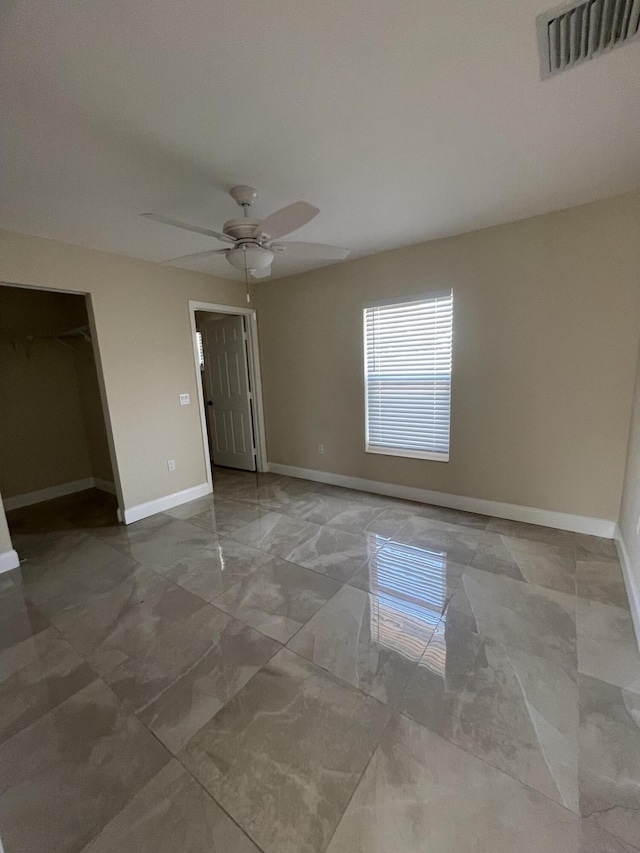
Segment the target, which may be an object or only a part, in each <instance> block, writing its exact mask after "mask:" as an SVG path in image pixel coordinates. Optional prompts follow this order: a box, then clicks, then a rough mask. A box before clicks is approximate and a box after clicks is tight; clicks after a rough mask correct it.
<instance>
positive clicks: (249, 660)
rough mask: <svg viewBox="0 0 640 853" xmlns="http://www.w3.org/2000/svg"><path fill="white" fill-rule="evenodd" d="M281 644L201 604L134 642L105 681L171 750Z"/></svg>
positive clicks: (212, 712)
mask: <svg viewBox="0 0 640 853" xmlns="http://www.w3.org/2000/svg"><path fill="white" fill-rule="evenodd" d="M279 648H280V646H279V645H278V643H276V642H274V641H273V640H270V639H268V638H267V637H265V636H263V635H262V634H259V633H258V632H257V631H253V630H252V629H251V628H248V627H247V626H246V625H244V624H243V623H242V622H238V621H237V620H235V619H232V618H231V617H230V616H228V615H227V614H225V613H222V612H221V611H220V610H217V609H216V608H214V607H211V606H209V605H205V606H204V607H202V608H201V609H200V610H198V611H196V612H195V613H192V614H191V615H190V616H189V617H188V618H186V619H184V620H182V621H180V622H176V623H174V625H173V626H172V627H171V628H168V629H167V630H166V631H163V632H161V633H158V635H157V636H153V637H149V638H147V641H146V642H140V643H137V644H134V645H133V647H132V648H131V649H130V651H129V653H128V655H127V656H126V658H125V659H124V660H122V661H121V663H119V664H118V665H117V666H116V667H114V668H112V669H110V670H109V671H108V672H107V673H106V674H105V679H106V680H107V682H108V683H109V685H110V686H111V687H112V688H113V689H114V690H115V692H116V693H117V694H118V696H119V697H120V699H121V700H122V701H123V703H124V706H125V708H127V709H129V710H131V711H135V712H136V713H137V715H138V717H139V718H140V719H141V720H142V721H143V722H144V723H145V724H146V725H147V726H148V727H149V728H150V729H151V731H153V732H154V733H155V734H156V735H157V737H158V738H159V739H160V740H161V741H162V742H163V743H164V744H165V746H167V747H168V748H169V749H170V750H171V751H172V752H174V753H175V752H177V751H178V750H179V749H181V748H182V746H184V744H185V743H186V742H187V741H188V740H189V738H191V737H192V736H193V735H194V734H195V733H196V732H197V731H198V730H199V729H200V728H202V726H203V725H204V724H205V723H206V722H208V721H209V720H210V719H211V717H213V715H214V714H216V713H217V712H218V711H219V710H220V708H222V706H223V705H224V704H225V702H227V701H228V700H229V699H231V697H232V696H234V695H235V694H236V693H237V692H238V690H240V688H241V687H243V686H244V685H245V684H246V683H247V681H248V680H249V679H250V678H251V677H252V676H253V675H254V673H255V672H257V670H258V669H259V668H260V667H261V666H263V665H264V664H265V663H267V661H268V660H269V659H270V658H271V657H273V655H274V654H275V653H276V652H277V650H278V649H279Z"/></svg>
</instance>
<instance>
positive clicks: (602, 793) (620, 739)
mask: <svg viewBox="0 0 640 853" xmlns="http://www.w3.org/2000/svg"><path fill="white" fill-rule="evenodd" d="M578 683H579V691H580V695H579V701H580V754H579V767H580V809H581V812H582V814H583V815H584V816H585V817H587V816H591V818H592V820H593V822H594V823H595V824H596V825H597V826H598V827H600V828H601V829H603V830H605V831H606V832H608V833H609V834H610V835H613V836H615V837H619V838H621V839H622V840H623V841H625V842H626V843H628V844H632V845H633V846H635V847H638V848H640V697H639V696H637V695H636V694H633V693H628V692H626V691H625V690H621V689H620V688H619V687H614V686H613V685H611V684H607V683H605V682H604V681H599V680H598V679H595V678H589V677H588V676H583V675H581V676H579V682H578Z"/></svg>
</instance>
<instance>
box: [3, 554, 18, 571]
mask: <svg viewBox="0 0 640 853" xmlns="http://www.w3.org/2000/svg"><path fill="white" fill-rule="evenodd" d="M19 565H20V559H19V557H18V554H17V552H16V551H13V550H11V551H3V552H2V553H1V554H0V575H1V574H2V572H10V571H11V569H17V568H18V566H19Z"/></svg>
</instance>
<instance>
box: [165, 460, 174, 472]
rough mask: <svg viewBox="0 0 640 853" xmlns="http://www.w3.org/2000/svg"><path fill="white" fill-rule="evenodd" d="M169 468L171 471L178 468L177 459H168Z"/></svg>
mask: <svg viewBox="0 0 640 853" xmlns="http://www.w3.org/2000/svg"><path fill="white" fill-rule="evenodd" d="M167 468H168V469H169V470H170V471H175V470H176V460H175V459H167Z"/></svg>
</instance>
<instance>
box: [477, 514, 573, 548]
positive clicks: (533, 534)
mask: <svg viewBox="0 0 640 853" xmlns="http://www.w3.org/2000/svg"><path fill="white" fill-rule="evenodd" d="M487 530H489V531H490V532H491V533H499V534H500V535H501V536H510V537H512V538H513V539H528V540H529V541H530V542H546V543H547V544H548V545H559V546H560V547H562V548H575V543H576V534H575V533H571V532H570V531H568V530H558V529H557V528H555V527H542V526H540V525H539V524H527V523H526V522H524V521H510V520H509V519H506V518H492V519H491V520H490V521H489V524H488V526H487Z"/></svg>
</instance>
